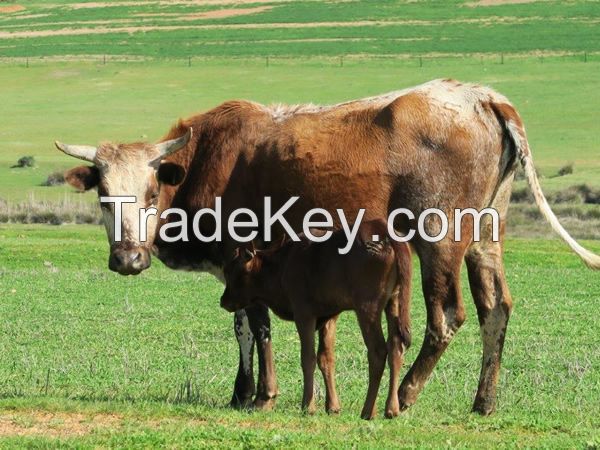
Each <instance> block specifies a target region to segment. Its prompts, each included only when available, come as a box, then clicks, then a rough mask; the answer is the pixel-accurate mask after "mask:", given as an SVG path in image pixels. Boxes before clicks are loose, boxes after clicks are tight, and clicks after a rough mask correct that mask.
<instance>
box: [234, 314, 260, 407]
mask: <svg viewBox="0 0 600 450" xmlns="http://www.w3.org/2000/svg"><path fill="white" fill-rule="evenodd" d="M233 331H234V333H235V338H236V339H237V342H238V346H239V349H240V360H239V365H238V373H237V376H236V377H235V385H234V388H233V396H232V398H231V402H230V405H231V406H232V407H233V408H247V407H249V406H251V405H252V397H253V396H254V393H255V385H254V374H253V370H252V366H253V364H252V363H253V361H252V359H253V356H254V335H253V334H252V331H251V329H250V324H249V322H248V315H247V314H246V310H244V309H241V310H239V311H236V312H235V314H234V317H233Z"/></svg>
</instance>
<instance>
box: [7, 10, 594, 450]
mask: <svg viewBox="0 0 600 450" xmlns="http://www.w3.org/2000/svg"><path fill="white" fill-rule="evenodd" d="M485 5H488V6H485ZM599 19H600V7H599V3H598V1H586V0H577V1H569V2H559V1H532V2H510V1H503V0H467V1H458V0H452V1H425V2H413V1H391V0H390V1H316V0H301V1H288V0H281V1H268V0H266V1H265V0H255V1H239V2H238V1H234V0H231V1H229V0H218V1H213V0H177V1H169V2H166V1H159V0H147V1H137V0H136V1H131V0H125V1H118V2H91V1H81V0H79V1H76V0H51V1H50V0H48V1H45V0H31V1H27V2H25V1H8V2H7V1H0V318H1V319H2V328H1V331H0V447H1V448H23V447H30V448H48V447H63V448H105V447H119V448H148V447H156V446H161V447H172V448H183V447H193V448H197V447H234V448H260V449H263V448H282V447H291V448H295V447H307V448H318V447H321V448H323V447H326V448H349V447H358V448H398V447H419V448H420V447H438V448H439V447H448V448H473V447H475V448H489V447H492V446H493V447H499V448H512V447H526V448H531V447H536V448H537V447H544V448H556V447H559V448H588V449H592V448H598V447H599V446H600V432H599V431H598V430H599V429H600V333H599V330H600V319H599V318H598V314H597V311H598V305H597V302H598V300H599V299H600V283H599V282H598V280H599V279H598V275H597V274H595V273H592V272H590V271H588V270H587V269H586V268H585V267H583V265H582V264H581V263H580V262H579V261H578V260H577V259H576V257H575V256H573V255H572V254H571V253H570V252H569V251H568V249H567V248H566V247H565V246H564V245H563V244H562V243H561V242H559V241H558V240H557V239H556V238H554V239H546V238H545V237H546V236H547V235H551V232H550V231H549V227H548V226H547V225H546V224H545V223H543V219H541V218H540V217H539V214H538V213H537V211H536V210H535V208H534V207H533V206H532V205H531V204H526V203H524V204H520V205H517V208H518V209H515V210H514V211H513V212H514V213H515V214H512V217H514V221H513V223H511V225H510V226H509V236H511V237H510V238H509V240H508V242H507V249H506V266H507V267H506V272H507V277H508V282H509V285H510V287H511V290H512V293H513V296H514V300H515V310H514V313H513V317H512V319H511V323H510V325H509V331H508V337H507V341H506V346H505V352H504V366H503V370H502V372H501V376H500V382H499V404H498V412H497V413H496V414H495V415H494V416H492V417H489V418H481V417H478V416H474V415H472V414H471V413H470V412H469V410H470V407H471V403H472V400H473V397H474V394H475V390H476V387H477V381H478V377H479V368H480V357H481V339H480V337H479V327H478V324H477V319H476V314H475V310H474V307H473V304H472V302H471V299H470V294H469V292H468V285H467V283H466V276H465V274H463V282H464V283H463V291H464V295H465V303H466V305H467V315H468V318H467V322H466V323H465V325H464V326H463V328H462V329H461V330H460V331H459V333H458V334H457V336H456V338H455V339H454V341H453V342H452V344H451V346H450V348H449V349H448V351H447V352H446V353H445V355H444V356H443V358H442V360H441V361H440V363H439V365H438V366H437V368H436V370H435V372H434V374H433V376H432V378H431V380H430V381H429V383H428V385H427V386H426V388H425V390H424V392H423V394H422V396H421V397H420V398H419V401H418V403H417V404H416V405H415V407H413V408H412V409H411V410H409V411H407V412H406V413H405V414H403V415H402V416H401V417H399V418H398V419H396V420H393V421H388V420H385V419H383V418H382V417H380V418H378V419H377V420H375V421H372V422H369V423H367V422H364V421H361V420H360V419H358V415H359V412H360V408H361V407H362V402H363V400H364V395H365V393H366V392H365V391H366V378H367V362H366V355H365V350H364V347H363V344H362V340H361V337H360V333H359V329H358V326H357V324H356V321H355V319H354V317H353V316H352V315H351V314H346V315H343V316H342V319H341V320H340V323H339V336H338V345H337V355H338V369H337V381H338V387H339V392H340V397H341V401H342V408H343V411H342V414H341V415H340V416H339V417H327V416H326V415H325V414H324V413H323V412H322V411H319V413H318V414H317V415H315V416H314V417H303V416H302V415H301V413H300V411H299V407H298V405H299V401H300V395H301V379H302V377H301V370H300V364H299V343H298V339H297V337H296V332H295V329H294V326H293V325H292V324H290V323H286V322H282V321H280V320H278V319H273V339H274V347H275V363H276V367H277V372H278V379H279V384H280V391H281V396H280V398H279V400H278V403H277V407H276V409H275V410H274V411H272V412H269V413H262V412H238V411H233V410H230V409H229V408H227V407H226V404H227V403H228V401H229V398H230V395H231V390H232V386H233V380H234V377H235V371H236V369H237V362H238V356H237V355H238V354H237V344H236V342H235V339H234V337H233V333H232V317H231V315H229V314H227V313H226V312H225V311H224V310H221V309H220V308H219V306H218V299H219V296H220V294H221V289H222V287H221V286H220V284H219V283H218V282H216V280H215V279H214V278H212V277H211V276H210V275H207V274H195V273H182V272H174V271H171V270H168V269H167V268H165V267H164V266H162V265H161V264H160V263H159V262H158V261H154V262H153V267H152V268H151V269H150V270H149V271H147V272H145V273H143V274H142V275H140V276H138V277H128V278H124V277H120V276H118V275H115V274H113V273H111V272H109V271H108V269H107V267H106V266H107V257H108V248H107V245H106V237H105V234H104V230H103V229H102V228H101V227H98V226H90V225H74V224H67V225H61V226H47V225H25V224H16V223H10V224H5V223H3V222H6V221H10V220H15V218H16V220H17V221H21V219H19V217H21V216H23V217H25V216H27V215H29V216H32V215H36V216H37V217H38V218H41V219H44V218H46V219H47V220H46V219H44V221H45V222H53V219H52V218H53V217H57V216H61V217H67V218H70V219H69V221H72V222H90V221H94V220H95V217H97V215H98V213H99V208H97V206H96V205H95V201H96V200H95V199H96V194H95V192H93V193H86V194H78V193H74V192H73V191H72V189H70V188H68V187H66V186H53V187H45V186H42V183H43V182H44V180H45V179H46V177H47V176H48V175H49V174H50V173H52V172H55V171H62V170H64V169H67V168H69V167H73V166H74V165H76V164H77V162H76V161H75V160H73V159H72V158H68V157H66V156H64V155H62V154H61V153H60V152H58V151H57V150H56V149H54V146H53V145H52V143H53V141H54V140H56V139H59V140H62V141H65V142H70V143H82V144H94V143H97V142H100V141H102V140H105V139H113V140H115V141H134V140H139V139H148V140H156V139H159V138H160V137H161V136H162V135H163V134H164V133H165V132H166V131H167V130H168V129H169V127H170V125H171V124H172V123H173V122H174V121H176V120H177V118H179V117H185V116H187V115H190V114H193V113H195V112H200V111H204V110H207V109H209V108H211V107H214V106H216V105H218V104H219V103H221V102H223V101H225V100H228V99H232V98H246V99H251V100H255V101H259V102H263V103H273V102H286V103H304V102H314V103H321V104H328V103H336V102H340V101H344V100H348V99H353V98H359V97H365V96H369V95H375V94H379V93H383V92H387V91H391V90H396V89H399V88H404V87H407V86H411V85H415V84H419V83H422V82H425V81H428V80H430V79H434V78H446V77H451V78H457V79H460V80H463V81H472V82H477V83H483V84H486V85H490V86H492V87H493V88H495V89H497V90H498V91H500V92H502V93H503V94H505V95H507V96H508V97H509V98H510V99H511V100H512V101H513V103H514V104H515V105H516V107H517V108H518V110H519V111H520V113H521V114H522V116H523V119H524V122H525V124H526V126H527V132H528V137H529V141H530V144H531V147H532V149H533V152H534V159H535V161H536V166H537V167H538V169H539V172H540V174H541V176H542V179H541V182H542V185H543V187H544V191H545V192H547V193H549V194H550V196H551V198H556V197H559V196H560V195H561V192H563V191H564V190H568V189H570V188H572V187H573V186H579V185H582V184H586V185H587V186H589V187H591V188H593V189H599V190H600V157H599V153H598V136H600V122H599V121H598V119H597V117H598V114H599V113H600V109H599V105H600V77H599V74H600V33H599V32H598V20H599ZM190 58H191V59H190ZM267 58H268V59H267ZM29 155H31V156H34V157H35V159H36V162H37V164H36V167H34V168H13V167H11V166H13V165H14V164H15V163H16V162H17V160H18V159H19V158H20V157H22V156H29ZM571 163H572V164H573V173H572V174H568V175H565V176H560V177H556V176H555V175H556V173H557V172H558V171H559V169H560V168H562V167H564V166H565V165H568V164H571ZM524 186H525V183H524V181H518V182H517V183H516V186H515V189H516V190H522V188H523V187H524ZM553 208H554V209H555V210H556V211H558V212H559V213H560V217H561V221H562V222H563V223H564V224H565V226H566V227H567V229H569V230H572V231H573V232H574V234H576V235H577V236H580V237H584V238H593V239H596V240H591V241H587V242H585V245H586V246H587V247H589V248H590V249H592V250H594V251H596V252H600V241H598V240H597V239H598V237H600V231H599V230H600V205H598V204H581V202H574V203H568V202H567V203H561V204H555V205H553ZM517 212H518V214H517ZM11 218H12V219H11ZM36 220H37V219H36ZM23 221H27V220H25V219H23ZM513 225H514V226H513ZM515 230H517V233H515V232H514V231H515ZM515 235H519V236H536V237H537V238H536V239H530V238H523V237H515ZM540 236H544V238H540ZM418 278H419V273H418V265H417V270H416V273H415V279H414V282H415V289H414V293H413V306H412V318H413V333H414V334H413V342H414V344H413V347H412V348H411V349H410V350H409V352H408V356H407V361H406V364H405V370H404V371H403V373H405V372H406V368H407V366H408V365H409V364H410V363H411V362H412V361H413V360H414V358H415V357H416V354H417V352H418V349H419V345H420V342H421V340H422V338H423V331H424V327H425V308H424V305H423V299H422V294H421V289H420V286H419V282H418ZM385 376H387V372H386V375H385ZM317 379H318V380H319V383H320V389H319V394H318V399H319V404H320V405H321V406H322V405H323V403H324V399H323V397H324V389H323V386H322V383H321V380H320V375H318V376H317ZM386 388H387V380H386V379H385V378H384V382H383V383H382V387H381V390H380V396H379V403H378V404H379V407H380V408H379V409H380V411H381V410H382V408H383V404H384V401H385V395H386V393H385V390H386Z"/></svg>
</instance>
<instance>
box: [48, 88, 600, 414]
mask: <svg viewBox="0 0 600 450" xmlns="http://www.w3.org/2000/svg"><path fill="white" fill-rule="evenodd" d="M190 128H191V129H193V137H191V139H189V141H188V139H187V138H184V139H182V140H181V141H179V140H178V139H180V138H182V136H186V134H187V133H188V131H189V129H190ZM188 137H189V135H188ZM186 142H187V143H186ZM183 144H185V145H183ZM57 146H58V147H59V148H60V149H61V150H62V151H64V152H65V153H67V154H69V155H72V156H75V157H77V158H80V159H84V160H86V161H89V162H92V163H93V166H91V167H90V166H84V167H79V168H77V169H75V170H74V173H75V174H76V175H77V176H73V177H72V178H73V179H74V180H75V184H77V185H78V186H79V187H81V188H83V189H90V188H92V187H96V186H97V187H98V193H99V194H100V195H132V194H134V195H136V196H137V201H136V202H135V203H131V204H127V205H125V207H124V208H123V216H122V221H121V222H122V223H121V224H122V227H123V233H124V237H125V239H124V240H123V241H122V242H114V241H113V239H112V238H111V252H110V253H111V260H113V261H112V263H111V269H113V270H116V271H118V272H119V273H121V274H134V273H138V272H139V271H140V270H143V269H145V268H147V267H148V266H149V264H150V258H149V256H148V255H149V254H150V252H152V251H154V253H155V254H156V255H157V256H158V258H160V259H161V260H162V261H164V262H165V263H166V264H168V265H169V266H171V267H174V268H188V269H195V270H207V269H209V268H212V269H213V270H214V272H215V273H217V274H222V272H221V270H222V266H223V261H224V257H225V255H231V252H232V251H233V250H234V249H235V248H236V247H237V246H238V243H237V242H235V240H234V239H232V238H231V236H229V235H228V232H227V230H225V232H224V233H223V236H222V240H221V241H220V242H213V243H208V244H205V243H203V242H200V241H199V240H196V239H193V238H192V239H191V240H190V241H189V242H177V243H168V242H165V241H164V240H162V239H160V238H157V236H158V233H157V232H156V228H155V227H154V226H153V225H154V223H153V222H152V220H153V219H151V220H150V221H149V223H150V225H149V226H147V227H146V228H147V231H148V239H147V240H146V241H145V242H141V241H140V239H139V237H137V236H136V232H135V231H136V230H137V229H138V228H139V227H137V226H136V225H135V223H137V212H138V208H143V207H147V206H150V205H156V206H157V208H158V210H159V212H161V211H163V210H165V209H166V208H170V207H178V208H181V209H183V210H185V211H187V212H189V213H190V214H193V213H194V212H196V211H198V210H199V209H201V208H206V207H211V208H212V207H214V206H215V202H216V200H215V198H216V197H217V196H219V197H222V207H223V216H224V217H228V216H229V214H230V213H231V212H232V211H233V210H235V209H237V208H240V207H246V208H250V209H252V210H253V211H255V212H257V213H258V214H259V215H260V213H261V212H263V197H265V196H270V197H271V198H272V199H273V211H277V209H278V208H279V207H280V206H282V205H284V203H285V202H286V201H287V200H288V199H289V197H290V196H291V195H298V196H300V200H299V201H298V202H297V203H296V204H295V205H294V206H293V207H292V208H290V209H289V210H288V211H287V213H286V216H285V217H286V219H287V220H288V222H289V224H290V226H291V227H292V228H293V229H295V230H300V229H301V227H302V219H303V217H304V214H305V213H306V212H307V211H308V210H309V209H311V208H314V207H319V208H323V209H325V210H327V211H329V212H332V213H333V212H335V210H336V209H341V210H343V211H344V212H345V214H346V216H347V217H348V218H349V219H350V220H353V219H354V218H355V217H356V214H357V211H358V209H359V208H365V209H366V214H365V219H367V220H369V219H374V218H378V217H386V216H387V215H388V213H389V212H390V211H392V210H394V209H396V208H400V207H403V208H407V209H409V210H411V211H412V212H413V213H414V214H415V216H417V217H418V216H419V215H421V214H422V212H423V211H425V210H426V209H429V208H432V207H436V208H439V209H441V210H443V211H445V212H446V216H447V217H448V219H449V222H450V228H449V234H448V235H447V236H446V237H444V238H443V239H441V240H439V241H437V242H429V241H427V240H425V239H421V238H419V237H417V238H415V239H413V240H412V245H413V247H414V248H415V251H416V253H417V255H418V257H419V259H420V263H421V268H422V270H421V271H422V285H423V293H424V296H425V302H426V305H427V328H426V330H427V332H426V334H425V338H424V341H423V344H422V348H421V351H420V353H419V355H418V356H417V358H416V360H415V362H414V363H413V366H412V367H411V369H410V370H409V372H408V374H407V375H406V376H405V378H404V380H403V381H402V384H401V386H400V389H399V394H398V395H399V401H400V404H401V407H403V408H405V407H408V406H410V405H412V404H413V403H414V402H415V400H416V398H417V395H418V394H419V392H420V391H421V389H422V388H423V386H424V384H425V381H426V380H427V378H428V377H429V375H430V374H431V372H432V370H433V368H434V366H435V365H436V363H437V361H438V360H439V358H440V356H441V355H442V353H443V352H444V350H445V349H446V348H447V346H448V344H449V343H450V341H451V339H452V337H453V336H454V333H455V332H456V330H458V328H459V327H460V326H461V324H462V323H463V322H464V320H465V309H464V305H463V300H462V295H461V287H460V268H461V263H462V261H463V260H465V261H466V263H467V268H468V273H469V282H470V285H471V292H472V294H473V298H474V300H475V304H476V307H477V314H478V317H479V324H480V328H481V335H482V338H483V359H482V366H481V376H480V379H479V388H478V390H477V395H476V398H475V403H474V410H476V411H478V412H480V413H482V414H489V413H491V412H492V411H493V409H494V407H495V400H496V384H497V379H498V372H499V369H500V360H501V355H502V348H503V344H504V336H505V332H506V325H507V323H508V319H509V315H510V312H511V309H512V300H511V295H510V292H509V289H508V285H507V283H506V278H505V274H504V266H503V263H502V246H503V235H504V228H505V224H506V213H507V210H508V203H509V199H510V191H511V185H512V181H513V178H514V173H515V171H516V168H517V166H518V164H519V163H520V164H521V165H522V166H523V167H524V168H525V173H526V176H527V180H528V182H529V185H530V186H531V188H532V191H533V194H534V197H535V200H536V203H537V205H538V207H539V208H540V210H541V211H542V213H543V215H544V217H545V218H546V219H547V220H548V221H549V222H550V224H551V225H552V228H553V229H554V230H555V231H556V232H557V233H558V234H559V235H560V236H561V237H562V238H563V239H564V240H565V241H566V243H567V244H568V245H569V246H570V247H571V249H572V250H573V251H574V252H575V253H577V254H578V255H579V257H580V258H581V259H582V260H583V261H584V262H585V263H586V264H587V265H588V266H590V267H591V268H594V269H599V268H600V257H598V256H597V255H594V254H593V253H591V252H589V251H587V250H586V249H584V248H582V247H581V246H580V245H579V244H577V242H575V240H574V239H573V238H572V237H571V236H570V235H569V234H568V233H567V231H565V230H564V228H563V227H562V226H561V225H560V223H559V222H558V220H557V219H556V216H555V215H554V214H553V213H552V211H551V209H550V207H549V205H548V202H547V201H546V199H545V197H544V195H543V193H542V189H541V187H540V183H539V180H538V178H537V175H536V173H535V168H534V165H533V159H532V156H531V152H530V150H529V145H528V143H527V138H526V135H525V129H524V126H523V123H522V121H521V119H520V117H519V115H518V113H517V111H516V110H515V109H514V107H513V106H512V105H511V104H510V102H509V101H508V99H506V97H504V96H502V95H500V94H498V93H497V92H494V91H493V90H491V89H489V88H485V87H481V86H477V85H472V84H463V83H459V82H457V81H454V80H435V81H431V82H429V83H425V84H423V85H420V86H416V87H414V88H411V89H406V90H402V91H396V92H392V93H389V94H385V95H382V96H378V97H371V98H367V99H363V100H358V101H352V102H347V103H342V104H339V105H334V106H327V107H318V106H312V105H305V106H294V107H285V106H276V107H266V106H263V105H260V104H257V103H253V102H247V101H232V102H227V103H224V104H222V105H220V106H218V107H216V108H214V109H212V110H211V111H208V112H206V113H204V114H199V115H196V116H193V117H190V118H189V119H187V120H183V121H181V122H180V123H179V124H178V125H176V126H175V127H173V128H172V130H171V131H170V132H169V133H168V135H167V136H166V137H165V139H164V142H162V143H160V144H157V145H152V144H147V143H137V144H128V145H118V144H103V145H100V146H99V147H97V148H96V147H82V146H68V145H64V144H60V143H58V144H57ZM178 146H182V149H181V150H179V151H177V152H175V153H172V154H168V153H170V152H171V151H173V150H174V149H175V148H176V147H178ZM486 207H491V208H494V209H496V210H497V212H498V215H499V221H500V239H499V241H497V240H495V239H494V236H493V233H492V227H491V226H490V225H491V223H490V220H489V216H486V217H485V218H484V219H483V220H482V223H481V229H482V234H481V237H480V239H479V240H477V241H475V240H474V239H473V231H474V229H475V228H476V226H477V225H478V224H475V221H474V220H473V217H472V216H466V217H465V218H463V220H462V225H463V226H462V231H463V233H462V237H461V239H458V240H455V239H453V231H454V225H453V222H454V218H455V214H456V213H455V210H456V209H466V208H474V209H476V210H482V209H483V208H486ZM103 211H104V212H105V217H106V220H107V221H110V219H111V218H112V217H113V216H114V209H113V208H104V209H103ZM402 217H404V216H402ZM205 219H206V220H203V221H201V223H200V224H199V228H200V229H201V230H202V231H203V233H204V234H205V235H209V234H210V233H211V231H214V228H215V225H214V222H212V221H211V220H208V218H205ZM399 219H400V218H399ZM404 219H405V220H396V221H395V222H394V223H393V224H394V226H395V228H396V229H398V230H399V231H400V232H402V233H404V234H406V233H409V232H410V231H411V230H412V229H414V228H415V221H413V220H406V217H404ZM188 220H190V221H191V218H189V219H188ZM162 222H164V221H163V220H161V221H159V223H158V225H161V223H162ZM263 222H264V220H261V224H262V223H263ZM187 225H188V227H191V225H192V224H191V222H188V223H187ZM338 225H339V224H338ZM422 225H423V226H424V228H425V231H426V232H428V234H429V235H430V236H435V235H436V234H437V232H438V231H439V229H440V223H439V221H438V220H428V221H425V222H424V223H423V224H422ZM142 228H143V227H142ZM278 231H279V232H281V230H278ZM110 233H111V228H110V227H109V236H111V234H110ZM274 238H275V239H276V238H277V231H276V233H275V236H274ZM246 311H248V312H251V314H248V315H247V314H246ZM246 311H240V312H238V313H236V322H235V323H236V330H237V333H236V336H237V337H238V342H239V344H240V370H239V371H238V377H237V378H236V388H235V393H234V403H241V404H244V403H246V402H247V401H248V400H249V399H250V397H251V396H252V393H253V392H254V391H253V389H254V381H253V377H252V349H253V343H254V337H256V339H257V349H258V351H259V382H258V393H257V403H258V406H269V405H270V404H271V403H272V399H273V397H274V396H275V395H276V394H277V387H276V383H275V375H274V370H273V364H272V352H271V339H270V333H269V319H268V314H267V311H266V310H260V309H256V308H255V309H248V310H246ZM240 330H245V331H249V330H252V333H249V332H248V333H246V334H244V333H240Z"/></svg>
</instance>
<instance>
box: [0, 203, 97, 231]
mask: <svg viewBox="0 0 600 450" xmlns="http://www.w3.org/2000/svg"><path fill="white" fill-rule="evenodd" d="M0 223H45V224H51V225H60V224H63V223H80V224H100V223H101V214H100V208H98V205H96V204H93V203H88V202H85V201H74V200H72V199H70V198H68V197H65V198H64V199H63V200H59V201H46V200H36V199H35V198H34V197H30V198H29V199H28V200H26V201H24V202H19V203H10V202H7V201H6V200H3V199H0Z"/></svg>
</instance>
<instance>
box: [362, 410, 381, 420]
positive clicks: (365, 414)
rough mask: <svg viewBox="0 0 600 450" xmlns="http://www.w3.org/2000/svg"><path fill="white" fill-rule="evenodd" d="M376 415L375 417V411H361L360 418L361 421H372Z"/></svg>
mask: <svg viewBox="0 0 600 450" xmlns="http://www.w3.org/2000/svg"><path fill="white" fill-rule="evenodd" d="M376 415H377V411H375V410H372V411H371V410H369V411H365V410H364V409H363V410H362V412H361V413H360V418H361V419H363V420H373V419H374V418H375V416H376Z"/></svg>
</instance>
